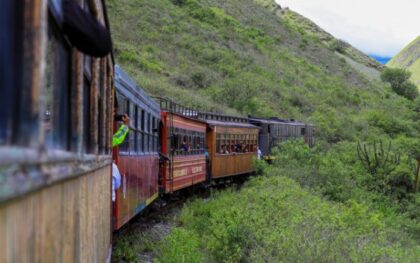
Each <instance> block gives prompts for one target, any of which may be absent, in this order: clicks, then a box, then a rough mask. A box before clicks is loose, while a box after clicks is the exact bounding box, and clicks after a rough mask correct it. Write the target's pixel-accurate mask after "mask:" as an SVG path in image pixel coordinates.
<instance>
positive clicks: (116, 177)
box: [112, 162, 121, 202]
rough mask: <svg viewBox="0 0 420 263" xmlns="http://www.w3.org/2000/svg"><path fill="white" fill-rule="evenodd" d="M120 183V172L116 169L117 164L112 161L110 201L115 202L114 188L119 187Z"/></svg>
mask: <svg viewBox="0 0 420 263" xmlns="http://www.w3.org/2000/svg"><path fill="white" fill-rule="evenodd" d="M120 185H121V174H120V171H119V170H118V166H117V165H116V164H115V163H114V162H113V163H112V202H115V190H117V189H118V188H120Z"/></svg>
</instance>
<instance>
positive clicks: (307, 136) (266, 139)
mask: <svg viewBox="0 0 420 263" xmlns="http://www.w3.org/2000/svg"><path fill="white" fill-rule="evenodd" d="M248 119H249V122H250V123H251V124H253V125H255V126H258V127H260V132H259V135H258V138H259V147H260V150H261V152H262V155H263V156H265V157H267V156H269V155H270V151H271V149H272V148H273V147H275V146H276V145H278V144H279V143H281V142H284V141H286V140H289V139H298V138H303V139H304V141H305V143H307V144H308V145H309V146H313V145H314V144H315V127H314V126H313V125H312V124H305V123H304V122H301V121H295V120H284V119H279V118H256V117H251V116H250V117H249V118H248Z"/></svg>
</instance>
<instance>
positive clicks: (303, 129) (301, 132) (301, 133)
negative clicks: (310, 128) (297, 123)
mask: <svg viewBox="0 0 420 263" xmlns="http://www.w3.org/2000/svg"><path fill="white" fill-rule="evenodd" d="M305 133H306V131H305V128H301V129H300V135H303V136H304V135H305Z"/></svg>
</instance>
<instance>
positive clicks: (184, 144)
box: [181, 140, 190, 154]
mask: <svg viewBox="0 0 420 263" xmlns="http://www.w3.org/2000/svg"><path fill="white" fill-rule="evenodd" d="M181 150H182V151H183V153H184V154H186V153H188V152H189V151H190V147H189V146H188V143H187V141H186V140H183V141H182V144H181Z"/></svg>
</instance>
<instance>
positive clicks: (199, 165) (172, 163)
mask: <svg viewBox="0 0 420 263" xmlns="http://www.w3.org/2000/svg"><path fill="white" fill-rule="evenodd" d="M160 102H161V107H162V111H161V121H162V122H161V146H162V154H163V156H164V159H166V161H165V162H164V163H163V166H162V169H161V176H160V188H161V193H162V194H168V193H173V192H174V191H177V190H180V189H183V188H186V187H189V186H192V185H197V184H200V183H203V182H205V181H206V157H205V136H206V123H205V122H203V121H200V120H198V119H196V114H197V112H195V111H192V110H191V111H190V110H188V109H186V108H183V107H181V106H179V105H177V104H175V103H173V102H171V101H169V100H166V99H163V98H160Z"/></svg>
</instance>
